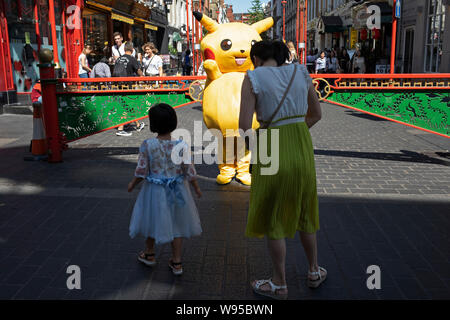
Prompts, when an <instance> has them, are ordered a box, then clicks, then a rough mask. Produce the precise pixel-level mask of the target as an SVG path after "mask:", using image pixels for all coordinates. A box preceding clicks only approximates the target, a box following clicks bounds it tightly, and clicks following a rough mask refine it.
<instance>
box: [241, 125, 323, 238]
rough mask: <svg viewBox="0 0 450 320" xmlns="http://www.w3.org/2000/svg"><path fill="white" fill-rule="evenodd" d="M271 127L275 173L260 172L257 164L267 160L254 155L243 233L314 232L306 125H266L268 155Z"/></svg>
mask: <svg viewBox="0 0 450 320" xmlns="http://www.w3.org/2000/svg"><path fill="white" fill-rule="evenodd" d="M272 130H278V133H279V141H278V144H279V147H278V148H279V155H280V156H279V169H278V173H277V174H275V175H261V174H260V173H261V167H269V166H270V165H271V164H268V165H263V164H261V163H260V161H259V159H258V160H257V161H256V163H255V164H253V166H252V186H251V191H250V207H249V213H248V222H247V229H246V236H248V237H258V238H262V237H264V236H267V237H268V238H269V239H283V238H293V237H294V236H295V233H296V232H297V231H303V232H307V233H314V232H316V231H317V230H319V205H318V200H317V189H316V171H315V167H314V152H313V146H312V141H311V136H310V133H309V129H308V126H307V125H306V123H305V122H297V123H292V124H286V125H282V126H278V127H273V128H269V129H268V131H267V143H268V144H267V148H268V154H269V155H270V154H272V148H271V144H270V142H271V140H272V134H271V132H272ZM293 141H295V143H292V142H293ZM255 156H256V157H257V155H255Z"/></svg>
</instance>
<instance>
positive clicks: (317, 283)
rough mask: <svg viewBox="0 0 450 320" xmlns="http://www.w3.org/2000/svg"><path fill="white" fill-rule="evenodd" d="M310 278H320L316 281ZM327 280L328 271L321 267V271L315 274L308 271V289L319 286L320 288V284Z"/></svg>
mask: <svg viewBox="0 0 450 320" xmlns="http://www.w3.org/2000/svg"><path fill="white" fill-rule="evenodd" d="M321 271H322V272H323V273H324V275H323V276H322V273H321ZM309 276H318V278H317V279H314V280H311V279H310V278H309ZM326 278H327V270H325V269H324V268H322V267H319V271H314V272H311V271H308V281H307V284H308V287H310V288H317V287H318V286H320V284H321V283H322V282H324V281H325V279H326Z"/></svg>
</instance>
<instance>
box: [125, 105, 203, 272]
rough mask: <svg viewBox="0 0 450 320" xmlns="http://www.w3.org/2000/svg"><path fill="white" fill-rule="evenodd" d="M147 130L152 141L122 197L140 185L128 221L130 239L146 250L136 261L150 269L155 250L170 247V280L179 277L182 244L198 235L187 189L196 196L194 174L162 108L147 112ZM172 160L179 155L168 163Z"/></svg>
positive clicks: (171, 117) (169, 113)
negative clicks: (142, 243) (140, 238)
mask: <svg viewBox="0 0 450 320" xmlns="http://www.w3.org/2000/svg"><path fill="white" fill-rule="evenodd" d="M149 118H150V130H151V131H152V132H154V133H157V134H158V136H157V137H156V138H152V139H148V140H145V141H144V142H143V143H142V145H141V147H140V149H139V158H138V164H137V167H136V171H135V177H134V178H133V180H132V181H131V182H130V183H129V184H128V192H132V191H133V189H134V188H135V187H136V186H137V185H138V184H139V183H140V182H142V181H143V182H144V185H143V186H142V188H141V191H140V193H139V196H138V198H137V200H136V203H135V205H134V209H133V214H132V217H131V221H130V237H131V238H134V237H135V236H137V235H138V234H140V235H142V236H144V237H145V238H146V249H145V250H144V251H142V252H141V253H139V255H138V260H139V261H140V262H142V263H144V264H146V265H147V266H154V265H155V264H156V260H155V245H158V244H164V243H169V242H171V243H172V258H171V259H170V261H169V267H170V268H171V270H172V272H173V274H174V275H181V274H182V273H183V268H182V262H181V251H182V243H183V238H190V237H193V236H198V235H200V234H201V232H202V229H201V225H200V218H199V214H198V211H197V207H196V205H195V202H194V199H193V197H192V193H191V191H190V189H189V183H190V184H191V185H192V186H193V188H194V191H195V193H196V195H197V196H198V197H199V198H200V197H201V196H202V193H201V190H200V187H199V186H198V183H197V178H196V171H195V167H194V165H193V164H191V161H190V159H189V157H188V155H189V154H190V147H188V145H187V144H186V143H185V142H183V141H182V140H172V137H171V133H172V132H173V131H174V130H175V129H176V127H177V115H176V113H175V111H174V109H173V108H172V107H171V106H169V105H167V104H157V105H155V106H153V107H152V108H150V110H149ZM172 155H177V156H178V155H180V159H179V160H180V161H178V162H177V161H175V162H177V163H175V162H174V160H173V159H174V157H173V156H172Z"/></svg>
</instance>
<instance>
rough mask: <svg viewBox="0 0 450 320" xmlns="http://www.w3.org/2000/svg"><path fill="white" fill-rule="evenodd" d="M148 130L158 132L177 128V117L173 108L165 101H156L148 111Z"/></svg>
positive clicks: (166, 131)
mask: <svg viewBox="0 0 450 320" xmlns="http://www.w3.org/2000/svg"><path fill="white" fill-rule="evenodd" d="M148 117H149V119H150V131H151V132H156V133H158V134H166V133H171V132H172V131H174V130H175V129H176V128H177V125H178V119H177V114H176V112H175V110H174V109H173V108H172V107H171V106H170V105H168V104H166V103H158V104H155V105H154V106H153V107H151V108H150V110H149V111H148Z"/></svg>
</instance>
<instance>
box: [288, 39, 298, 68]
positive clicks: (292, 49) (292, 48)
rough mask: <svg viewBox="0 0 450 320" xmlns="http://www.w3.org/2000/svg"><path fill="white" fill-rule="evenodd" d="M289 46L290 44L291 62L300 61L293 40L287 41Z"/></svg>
mask: <svg viewBox="0 0 450 320" xmlns="http://www.w3.org/2000/svg"><path fill="white" fill-rule="evenodd" d="M287 46H288V49H289V62H290V63H296V62H298V55H297V50H295V46H294V43H293V42H292V41H289V42H288V43H287Z"/></svg>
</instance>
